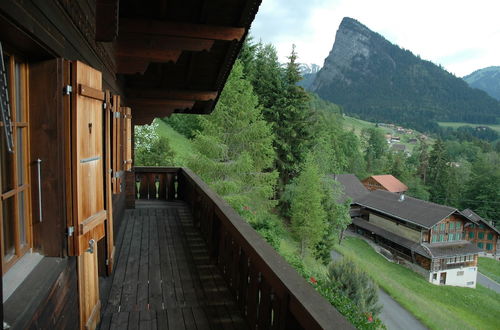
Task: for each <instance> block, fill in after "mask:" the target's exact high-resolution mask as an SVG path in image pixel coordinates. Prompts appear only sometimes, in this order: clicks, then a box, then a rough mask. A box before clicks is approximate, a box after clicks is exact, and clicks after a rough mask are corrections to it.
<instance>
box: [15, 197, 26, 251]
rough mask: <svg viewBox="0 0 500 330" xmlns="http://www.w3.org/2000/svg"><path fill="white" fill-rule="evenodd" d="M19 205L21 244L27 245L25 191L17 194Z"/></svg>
mask: <svg viewBox="0 0 500 330" xmlns="http://www.w3.org/2000/svg"><path fill="white" fill-rule="evenodd" d="M17 196H18V197H17V207H18V216H19V242H20V243H21V246H25V245H26V243H27V238H26V228H27V225H26V216H25V215H26V201H25V197H26V196H25V193H24V191H21V192H20V193H19V194H18V195H17Z"/></svg>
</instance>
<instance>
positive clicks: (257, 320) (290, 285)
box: [127, 167, 353, 329]
mask: <svg viewBox="0 0 500 330" xmlns="http://www.w3.org/2000/svg"><path fill="white" fill-rule="evenodd" d="M134 172H135V176H134V175H133V174H132V175H131V177H130V178H128V182H127V183H128V187H130V184H131V183H132V182H134V185H133V187H134V189H129V190H128V191H127V201H128V204H129V205H131V204H133V200H134V199H136V200H150V201H152V200H167V201H175V200H180V201H183V202H185V203H187V204H188V205H189V207H190V210H191V213H192V215H193V219H194V220H193V221H194V225H195V226H196V227H198V228H199V230H200V232H201V233H202V236H203V237H204V239H205V241H206V243H207V246H208V249H209V253H210V257H211V259H212V260H213V262H214V263H216V264H217V266H218V267H219V269H220V270H221V272H222V274H223V276H224V278H225V281H226V283H227V285H228V286H229V288H230V290H231V292H232V294H233V296H234V297H235V299H236V301H237V303H238V305H239V308H240V310H241V311H242V313H243V315H244V317H245V318H246V320H247V323H248V325H249V326H250V328H251V329H256V328H258V329H333V328H342V329H343V328H353V327H352V325H351V324H350V323H349V322H348V321H347V320H346V319H344V317H343V316H342V315H341V314H340V313H339V312H338V311H337V310H336V309H335V308H334V307H333V306H332V305H331V304H330V303H329V302H328V301H327V300H325V299H324V298H323V297H321V296H320V295H319V294H318V293H317V292H316V291H315V290H314V288H312V287H311V285H310V284H308V283H307V282H306V281H305V280H304V279H303V278H302V277H301V276H300V275H299V274H298V273H297V272H296V271H295V270H294V269H293V268H292V267H291V266H290V265H289V264H288V263H287V262H286V261H285V260H284V259H283V258H282V257H281V256H280V255H279V254H278V253H276V251H275V250H274V249H273V248H272V247H271V246H270V245H269V244H268V243H267V242H266V241H265V240H264V239H263V238H262V237H261V236H260V235H259V234H258V233H257V232H256V231H255V230H254V229H253V228H252V227H251V226H250V225H248V224H247V223H246V222H245V221H244V220H243V219H242V218H241V217H240V216H239V215H238V214H237V213H236V211H235V210H233V209H232V208H231V207H230V206H229V205H228V204H227V203H226V202H225V201H223V200H222V199H221V198H220V197H219V196H218V195H217V194H216V193H214V192H213V191H212V190H211V189H210V188H209V187H208V186H207V185H206V184H205V183H204V182H203V181H202V180H201V179H200V178H199V177H198V176H197V175H195V174H194V173H193V172H192V171H191V170H189V169H185V168H154V167H148V168H146V167H136V168H135V169H134Z"/></svg>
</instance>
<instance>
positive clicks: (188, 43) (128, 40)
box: [116, 33, 214, 52]
mask: <svg viewBox="0 0 500 330" xmlns="http://www.w3.org/2000/svg"><path fill="white" fill-rule="evenodd" d="M213 44H214V40H210V39H193V38H184V37H172V36H162V35H149V34H148V35H146V34H141V33H121V34H120V37H119V38H118V40H117V42H116V47H117V49H119V50H120V51H125V52H126V51H128V50H131V49H139V50H180V51H204V50H207V51H208V50H210V48H212V46H213Z"/></svg>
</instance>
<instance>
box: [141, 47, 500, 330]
mask: <svg viewBox="0 0 500 330" xmlns="http://www.w3.org/2000/svg"><path fill="white" fill-rule="evenodd" d="M301 79H302V77H301V74H300V65H299V62H298V55H297V53H296V52H295V49H294V48H292V50H291V52H290V55H289V57H288V62H287V63H285V64H281V63H279V61H278V57H277V54H276V49H275V48H274V46H273V45H271V44H262V43H255V42H253V41H252V40H251V39H250V40H247V42H246V43H245V44H244V47H243V49H242V51H241V53H240V55H239V59H238V60H237V61H236V64H235V65H234V67H233V70H232V73H231V74H230V76H229V78H228V81H227V83H226V86H225V89H224V91H223V92H222V94H221V96H220V99H219V101H218V103H217V106H216V108H215V110H214V112H213V113H212V114H211V115H209V116H192V115H181V114H178V115H172V116H171V117H169V118H165V119H162V120H157V121H156V122H155V123H154V124H153V125H150V126H142V127H136V132H135V136H136V137H135V146H136V149H135V165H136V166H145V165H149V166H151V165H152V166H187V167H189V168H191V169H192V170H193V171H194V172H195V173H196V174H197V175H199V176H200V177H201V178H202V179H203V180H204V181H205V182H206V183H207V184H208V185H209V186H211V188H212V189H214V190H215V191H216V192H217V193H218V194H219V195H220V196H221V197H222V198H224V199H225V200H226V201H227V202H228V203H229V204H230V205H231V206H232V207H233V208H234V209H235V210H237V212H239V214H240V215H241V216H242V217H243V218H244V219H245V220H246V221H247V222H248V223H249V224H251V225H252V226H253V228H255V229H256V230H257V231H258V232H259V233H260V234H261V235H262V236H263V237H264V238H265V239H266V240H267V241H268V242H269V244H271V245H272V246H273V247H274V248H275V249H276V251H277V252H278V253H280V254H281V255H282V256H283V257H284V258H285V259H287V261H288V262H289V263H290V264H291V265H292V266H293V267H295V268H296V269H297V271H298V272H299V273H301V274H302V275H303V276H304V277H305V278H306V279H307V280H308V281H309V282H311V285H313V286H314V287H315V288H316V289H317V290H318V291H319V292H320V293H321V294H322V295H323V296H325V298H327V299H328V300H329V301H330V302H331V303H332V304H333V305H334V306H335V307H336V308H337V309H338V310H339V312H341V313H343V314H344V315H345V316H346V317H347V318H348V319H349V320H350V321H351V322H352V323H353V324H354V325H355V326H356V327H358V328H365V329H369V328H377V327H379V325H380V321H379V320H378V318H377V313H378V312H379V310H380V306H379V304H378V303H377V298H376V295H377V290H376V285H375V284H374V283H372V282H371V280H370V279H369V278H368V277H367V276H364V275H363V274H362V273H363V272H362V271H361V270H360V269H357V268H356V266H355V265H354V263H350V262H344V263H340V264H339V263H337V264H334V265H330V251H331V250H332V248H333V245H334V244H336V243H338V242H340V241H341V240H342V236H343V232H344V230H345V229H346V228H347V226H348V225H349V223H350V217H349V201H345V202H339V201H340V200H342V198H340V194H341V191H340V187H339V186H337V184H336V183H335V182H334V181H333V180H332V179H331V176H330V174H335V173H338V174H340V173H353V174H355V175H356V176H357V177H358V178H360V179H364V178H365V177H367V176H369V175H374V174H392V175H394V176H396V177H397V178H398V179H400V180H401V181H403V182H404V183H405V184H406V185H407V186H408V187H409V191H408V194H409V195H411V196H414V197H416V198H420V199H425V200H429V201H433V202H436V203H439V204H445V205H449V206H453V207H456V208H459V209H461V210H462V209H464V208H470V209H472V210H474V211H475V212H476V213H478V214H479V215H481V216H482V217H484V218H486V219H491V220H496V219H500V207H499V206H500V198H499V196H500V167H499V166H498V164H500V143H499V142H498V141H497V142H496V143H495V142H492V141H487V140H483V139H479V138H477V137H474V136H472V135H470V134H461V135H457V134H448V135H447V136H445V138H444V139H441V138H436V139H435V140H433V141H434V142H433V143H432V144H430V143H428V142H426V141H424V140H422V141H420V143H419V145H418V147H416V148H415V149H414V151H413V153H412V154H411V155H410V156H408V155H406V154H404V153H394V152H392V151H390V150H389V148H388V144H387V141H386V139H385V137H384V132H383V131H382V130H381V129H379V128H377V127H375V126H374V127H370V128H365V129H363V130H362V131H361V133H358V132H355V131H354V130H350V129H346V128H344V124H343V121H344V117H343V111H342V108H341V107H340V106H337V105H335V104H332V103H329V102H327V101H324V100H322V99H320V98H319V97H317V96H316V95H314V94H310V93H308V92H306V91H305V90H304V89H303V88H302V87H300V86H298V82H299V81H301ZM160 124H161V125H160ZM160 126H169V127H171V128H173V130H175V131H176V132H177V133H178V134H180V135H182V136H183V139H184V140H185V142H183V143H186V144H188V145H189V146H188V147H189V150H191V152H189V153H187V154H185V155H183V156H182V157H179V155H176V152H175V150H174V149H175V148H174V147H173V146H174V144H175V143H177V142H175V141H173V140H170V139H169V138H168V137H166V136H165V135H162V134H160V132H159V131H160V128H159V127H160ZM186 148H187V147H186ZM328 267H330V269H328ZM339 267H344V268H343V269H342V271H341V272H340V273H342V272H351V273H352V274H358V275H356V276H351V277H348V278H351V279H352V278H356V279H357V280H356V281H355V282H356V283H354V284H353V283H349V284H347V283H344V284H342V280H339V279H338V276H335V274H338V273H339V271H338V269H339ZM334 279H335V280H334ZM346 288H349V289H346Z"/></svg>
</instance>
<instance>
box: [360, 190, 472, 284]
mask: <svg viewBox="0 0 500 330" xmlns="http://www.w3.org/2000/svg"><path fill="white" fill-rule="evenodd" d="M355 204H356V205H358V206H359V207H361V215H360V216H359V217H354V218H352V227H353V229H354V230H355V231H356V232H358V233H360V234H363V235H365V236H367V237H369V238H371V239H373V240H374V241H375V242H376V243H377V244H379V245H380V246H382V247H384V248H386V249H387V250H389V251H390V252H391V253H392V254H393V255H394V256H396V257H397V258H399V259H401V260H404V261H406V263H407V264H409V265H410V266H411V268H412V269H414V270H415V271H417V272H419V273H420V274H422V275H423V276H424V277H425V278H426V279H427V280H428V281H429V282H431V283H433V284H441V285H454V286H463V287H472V288H474V287H475V286H476V277H477V257H478V253H479V252H481V250H480V249H478V248H477V247H476V246H475V245H474V244H472V243H470V242H469V241H467V239H466V237H467V236H466V232H467V229H466V228H467V227H468V226H470V224H471V221H470V220H469V219H468V218H467V217H465V216H464V215H462V213H460V212H459V211H458V210H457V209H455V208H452V207H448V206H443V205H438V204H434V203H430V202H426V201H422V200H419V199H416V198H412V197H406V196H405V195H400V194H395V193H391V192H388V191H383V190H375V191H372V192H370V193H368V194H366V195H364V196H363V197H361V198H359V199H357V200H356V202H355Z"/></svg>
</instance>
